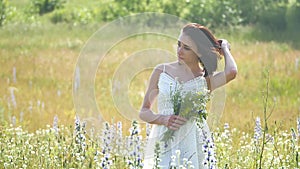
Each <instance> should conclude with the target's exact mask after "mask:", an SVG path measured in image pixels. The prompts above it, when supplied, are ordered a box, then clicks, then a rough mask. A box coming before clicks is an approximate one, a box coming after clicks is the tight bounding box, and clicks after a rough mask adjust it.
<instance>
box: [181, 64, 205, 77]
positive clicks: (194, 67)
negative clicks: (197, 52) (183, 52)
mask: <svg viewBox="0 0 300 169" xmlns="http://www.w3.org/2000/svg"><path fill="white" fill-rule="evenodd" d="M179 65H180V67H181V68H182V69H183V70H184V71H185V72H192V73H193V74H194V75H199V73H200V72H203V69H202V68H201V67H200V65H199V64H198V63H190V64H186V63H179Z"/></svg>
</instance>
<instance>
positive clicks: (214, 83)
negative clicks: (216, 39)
mask: <svg viewBox="0 0 300 169" xmlns="http://www.w3.org/2000/svg"><path fill="white" fill-rule="evenodd" d="M221 48H222V52H223V54H224V58H225V68H224V71H222V72H218V73H216V74H214V75H211V76H209V78H208V80H207V81H208V88H209V90H210V91H213V90H215V89H216V88H218V87H221V86H223V85H225V84H226V83H228V82H230V81H231V80H233V79H235V77H236V75H237V72H238V69H237V65H236V63H235V60H234V58H233V56H232V54H231V52H230V46H229V43H228V41H227V40H225V39H222V44H221Z"/></svg>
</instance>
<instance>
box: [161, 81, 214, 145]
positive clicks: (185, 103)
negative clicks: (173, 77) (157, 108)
mask: <svg viewBox="0 0 300 169" xmlns="http://www.w3.org/2000/svg"><path fill="white" fill-rule="evenodd" d="M170 95H171V102H172V104H173V111H174V114H175V115H180V116H181V117H184V118H186V119H187V120H196V122H197V125H198V127H200V124H201V123H202V122H203V119H206V118H207V111H206V103H207V102H208V101H209V100H210V93H209V90H206V89H205V90H203V91H199V92H194V91H189V92H183V91H182V86H181V85H180V84H178V83H176V86H175V89H174V91H172V90H171V92H170ZM174 132H175V131H174V130H171V129H168V130H167V131H166V132H165V133H164V136H163V138H162V141H164V142H165V143H167V142H168V141H169V140H170V139H172V138H173V135H174ZM166 145H167V144H166Z"/></svg>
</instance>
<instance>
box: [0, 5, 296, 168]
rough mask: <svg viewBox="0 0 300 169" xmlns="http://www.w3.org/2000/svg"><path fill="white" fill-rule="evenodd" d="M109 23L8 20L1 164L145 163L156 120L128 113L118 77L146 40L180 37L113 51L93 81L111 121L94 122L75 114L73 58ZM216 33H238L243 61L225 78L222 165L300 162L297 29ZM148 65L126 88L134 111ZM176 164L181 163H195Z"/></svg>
mask: <svg viewBox="0 0 300 169" xmlns="http://www.w3.org/2000/svg"><path fill="white" fill-rule="evenodd" d="M12 2H14V1H12ZM16 4H18V3H16ZM18 5H22V4H18ZM46 17H47V16H46ZM103 25H105V23H102V22H101V23H90V24H69V23H58V24H53V23H49V22H48V21H44V20H41V21H38V22H33V23H22V24H14V23H12V24H7V25H5V26H3V27H1V28H0V37H1V40H0V58H1V59H0V65H1V66H0V85H1V88H0V124H1V127H0V132H1V133H0V149H1V153H0V154H1V155H0V164H1V168H37V167H39V168H139V167H141V166H142V159H143V158H142V152H143V145H144V144H145V141H146V139H147V131H148V129H149V128H148V127H149V126H148V125H145V124H144V123H142V122H140V121H138V123H135V121H134V122H133V121H132V120H130V119H129V120H128V119H127V118H124V116H123V113H124V112H122V111H120V110H119V109H117V108H116V106H115V102H114V101H115V100H114V99H113V98H112V83H111V82H112V80H113V77H114V75H115V73H116V72H117V71H118V68H119V66H120V65H121V63H123V62H124V61H126V59H129V58H130V57H131V55H132V54H134V52H135V51H139V50H140V49H142V46H147V47H149V48H157V47H159V48H160V49H166V50H169V51H174V52H175V48H174V45H176V41H174V39H170V38H165V37H163V38H162V39H161V43H159V44H153V43H152V42H153V41H155V40H157V39H156V38H157V37H156V36H154V35H140V36H135V37H130V38H128V39H126V41H124V42H120V43H119V44H117V45H116V46H114V47H113V48H112V49H111V50H110V52H109V53H108V54H107V57H105V59H103V60H102V62H101V64H99V67H98V70H97V73H96V76H95V84H94V86H93V88H94V91H95V98H96V101H97V106H98V108H99V110H101V115H102V117H103V118H104V120H105V121H107V122H108V123H104V124H103V127H102V128H96V129H93V130H91V129H90V128H86V127H85V124H84V123H82V122H81V121H80V119H76V118H75V117H76V113H75V109H74V102H73V101H74V100H73V90H74V88H73V87H74V75H75V74H76V69H75V66H76V63H77V59H78V56H79V55H80V52H81V50H82V49H83V47H84V45H85V44H86V42H87V41H88V40H89V38H90V37H91V36H92V35H93V34H94V33H95V32H96V31H97V30H99V28H101V27H102V26H103ZM215 33H216V35H217V37H220V38H226V39H228V40H229V41H230V43H231V48H232V49H231V51H232V54H233V56H234V58H235V59H236V62H237V65H238V69H239V72H238V76H237V78H236V79H235V80H234V81H232V82H230V83H229V84H228V85H227V86H226V90H225V91H226V100H225V107H224V109H223V111H222V114H221V115H220V121H219V123H218V125H217V127H218V128H216V129H214V137H215V148H216V149H215V151H216V154H217V161H218V166H219V168H280V167H282V168H299V164H300V163H299V160H298V158H299V157H298V156H299V154H298V146H299V143H298V141H299V130H300V127H299V125H300V124H299V120H298V117H299V113H300V106H299V105H300V91H299V86H300V76H299V74H300V67H299V63H300V50H299V48H298V46H299V42H298V41H294V40H290V39H297V38H295V37H297V36H298V35H297V34H292V33H289V32H276V31H274V32H272V31H264V30H258V29H257V28H256V27H250V26H249V27H247V26H245V27H241V28H239V27H238V28H230V29H229V30H228V29H220V30H215ZM289 37H290V38H289ZM136 44H139V45H136ZM175 59H176V58H175V57H174V60H175ZM223 61H224V59H223V60H221V61H220V62H221V64H222V62H223ZM150 73H151V69H145V70H141V71H140V72H138V73H137V74H136V75H135V76H134V77H133V78H132V79H130V85H129V87H128V96H129V100H130V104H131V105H132V107H133V108H134V109H135V110H138V109H139V107H140V105H141V103H142V99H143V96H144V92H145V89H146V87H147V82H148V78H149V76H150ZM266 98H267V100H266ZM95 130H96V131H95ZM175 155H176V154H175ZM178 163H179V162H178ZM178 163H177V164H175V166H176V167H179V166H180V165H182V166H184V165H185V167H186V168H192V167H191V166H188V164H187V162H185V163H186V164H183V162H182V161H181V162H180V163H181V164H178ZM120 166H122V167H120ZM262 166H263V167H262Z"/></svg>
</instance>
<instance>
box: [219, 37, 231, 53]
mask: <svg viewBox="0 0 300 169" xmlns="http://www.w3.org/2000/svg"><path fill="white" fill-rule="evenodd" d="M219 42H221V44H220V45H221V48H222V49H223V50H224V49H226V48H227V49H229V50H230V44H229V42H228V41H227V40H226V39H220V40H219Z"/></svg>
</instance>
